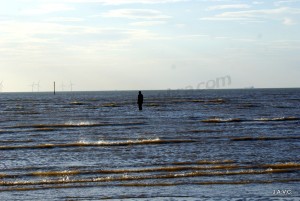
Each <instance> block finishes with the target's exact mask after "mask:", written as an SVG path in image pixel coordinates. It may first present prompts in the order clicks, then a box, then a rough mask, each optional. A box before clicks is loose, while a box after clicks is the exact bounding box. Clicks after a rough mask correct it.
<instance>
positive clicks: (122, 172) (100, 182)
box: [0, 89, 300, 200]
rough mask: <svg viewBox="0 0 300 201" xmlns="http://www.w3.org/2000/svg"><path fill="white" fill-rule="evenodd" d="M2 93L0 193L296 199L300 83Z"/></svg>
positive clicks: (15, 196) (17, 196) (5, 196)
mask: <svg viewBox="0 0 300 201" xmlns="http://www.w3.org/2000/svg"><path fill="white" fill-rule="evenodd" d="M143 93H144V97H145V104H144V110H143V111H138V108H137V105H136V98H137V92H135V91H134V92H133V91H128V92H118V91H116V92H80V93H79V92H73V93H58V94H57V95H55V96H54V95H53V94H50V93H1V94H0V115H1V118H0V153H1V154H0V160H1V161H0V198H1V200H101V199H116V200H118V199H124V200H197V199H198V200H222V199H223V200H229V199H230V200H240V199H242V200H243V199H246V198H253V199H257V200H260V199H264V200H274V199H276V200H285V199H290V200H297V199H299V197H300V190H299V189H300V188H299V187H300V185H299V184H300V151H299V150H300V149H299V148H300V132H299V131H300V127H299V125H300V115H299V114H300V90H299V89H252V90H211V91H210V90H199V91H195V90H187V91H144V92H143Z"/></svg>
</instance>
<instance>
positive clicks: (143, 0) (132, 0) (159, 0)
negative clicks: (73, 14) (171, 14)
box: [65, 0, 189, 5]
mask: <svg viewBox="0 0 300 201" xmlns="http://www.w3.org/2000/svg"><path fill="white" fill-rule="evenodd" d="M65 1H66V2H72V3H102V4H104V5H123V4H163V3H177V2H185V1H189V0H65Z"/></svg>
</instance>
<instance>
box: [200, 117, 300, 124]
mask: <svg viewBox="0 0 300 201" xmlns="http://www.w3.org/2000/svg"><path fill="white" fill-rule="evenodd" d="M297 120H300V118H298V117H294V116H291V117H275V118H258V119H240V118H226V119H225V118H211V119H204V120H201V122H204V123H231V122H269V121H297Z"/></svg>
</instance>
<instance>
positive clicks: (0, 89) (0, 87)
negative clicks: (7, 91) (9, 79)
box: [0, 81, 3, 92]
mask: <svg viewBox="0 0 300 201" xmlns="http://www.w3.org/2000/svg"><path fill="white" fill-rule="evenodd" d="M2 91H3V81H1V82H0V92H2Z"/></svg>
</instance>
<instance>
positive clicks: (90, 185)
mask: <svg viewBox="0 0 300 201" xmlns="http://www.w3.org/2000/svg"><path fill="white" fill-rule="evenodd" d="M291 182H292V183H294V182H300V179H297V178H296V179H269V180H238V181H231V180H221V181H203V182H172V183H170V182H165V183H162V182H159V183H158V182H155V183H142V182H138V183H132V182H130V183H116V184H112V183H110V184H109V183H104V184H103V183H95V182H94V183H80V184H72V185H61V183H59V184H58V185H55V184H53V185H51V184H48V185H46V184H44V185H42V186H33V187H10V188H6V189H0V192H6V191H35V190H45V189H47V190H49V189H70V188H74V189H75V188H76V189H78V188H94V187H105V188H107V187H116V186H121V187H122V186H123V187H163V186H182V185H202V186H203V185H209V186H211V185H245V184H272V183H291Z"/></svg>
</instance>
